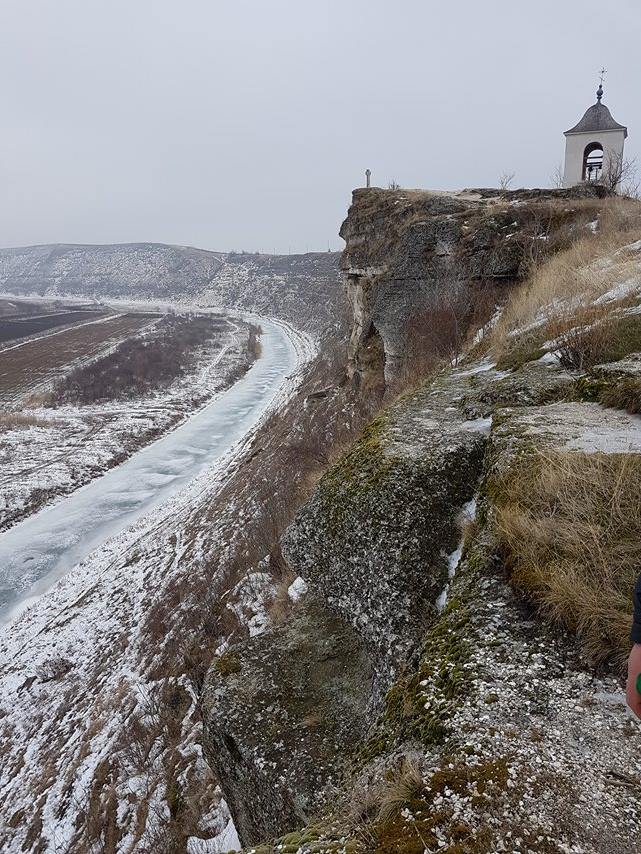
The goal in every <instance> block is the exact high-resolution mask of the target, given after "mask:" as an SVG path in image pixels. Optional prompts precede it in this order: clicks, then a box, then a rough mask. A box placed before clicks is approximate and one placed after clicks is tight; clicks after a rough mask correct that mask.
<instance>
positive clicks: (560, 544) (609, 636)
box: [497, 453, 641, 666]
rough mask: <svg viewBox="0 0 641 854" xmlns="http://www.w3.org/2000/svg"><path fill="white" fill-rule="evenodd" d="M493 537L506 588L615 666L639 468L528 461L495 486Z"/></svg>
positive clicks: (579, 460)
mask: <svg viewBox="0 0 641 854" xmlns="http://www.w3.org/2000/svg"><path fill="white" fill-rule="evenodd" d="M497 504H498V511H497V528H498V534H499V539H500V543H501V545H502V547H503V548H504V550H505V553H506V555H507V559H508V565H509V568H510V570H511V578H512V581H513V583H514V584H515V586H517V587H518V588H520V589H522V590H524V591H526V592H527V593H528V594H529V595H531V596H532V598H533V599H534V600H535V601H536V602H538V603H539V604H540V605H541V606H542V608H543V609H544V610H545V611H546V612H547V613H548V614H549V615H550V616H551V617H552V618H553V619H554V620H556V621H558V622H559V623H562V624H563V625H564V626H566V627H567V628H569V629H570V630H572V631H574V632H576V633H577V634H578V635H579V637H580V638H581V640H582V641H583V643H584V645H585V648H586V651H587V652H588V654H589V655H590V657H591V658H592V659H593V661H595V662H596V663H598V662H603V661H612V662H613V663H614V664H615V665H617V666H622V664H623V661H624V659H625V657H626V656H627V653H628V651H629V640H628V637H629V631H630V623H631V610H632V609H631V594H632V589H633V587H634V583H635V581H636V578H637V575H638V574H639V568H640V567H641V458H639V457H638V456H635V455H631V454H627V455H626V454H608V455H606V454H578V453H575V454H554V455H550V456H544V455H542V454H539V455H537V457H535V458H534V459H533V460H531V462H530V464H529V466H528V467H527V468H525V467H523V468H521V469H520V470H519V472H518V473H512V474H511V476H510V477H509V479H506V480H504V481H503V482H502V483H500V484H498V485H497Z"/></svg>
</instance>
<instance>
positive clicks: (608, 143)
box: [563, 130, 625, 187]
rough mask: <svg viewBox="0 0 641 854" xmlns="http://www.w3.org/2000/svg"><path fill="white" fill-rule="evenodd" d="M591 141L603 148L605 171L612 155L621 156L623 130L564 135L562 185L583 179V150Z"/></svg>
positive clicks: (570, 185)
mask: <svg viewBox="0 0 641 854" xmlns="http://www.w3.org/2000/svg"><path fill="white" fill-rule="evenodd" d="M591 142H598V143H599V144H600V145H601V146H602V148H603V171H604V173H607V171H608V165H609V163H610V162H611V160H612V157H613V156H615V157H618V158H622V157H623V145H624V143H625V132H624V131H623V130H606V131H598V132H596V133H571V134H569V135H568V136H566V137H565V169H564V170H563V186H564V187H574V186H575V184H580V183H581V181H582V180H583V152H584V151H585V149H586V147H587V146H588V145H590V143H591Z"/></svg>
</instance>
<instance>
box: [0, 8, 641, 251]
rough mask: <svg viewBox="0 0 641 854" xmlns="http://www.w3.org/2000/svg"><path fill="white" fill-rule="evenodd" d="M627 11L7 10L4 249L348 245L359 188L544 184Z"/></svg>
mask: <svg viewBox="0 0 641 854" xmlns="http://www.w3.org/2000/svg"><path fill="white" fill-rule="evenodd" d="M640 37H641V3H640V2H639V0H610V2H609V3H607V4H606V3H605V2H603V0H601V2H596V1H595V0H580V1H579V0H537V3H536V4H533V3H525V2H515V0H485V2H479V0H449V2H446V3H443V2H442V0H439V2H433V0H0V76H1V79H2V96H1V101H0V127H1V132H0V194H1V206H0V245H2V246H12V245H13V246H15V245H22V244H31V243H52V242H70V243H71V242H74V243H75V242H77V243H110V242H129V241H144V240H152V241H161V242H167V243H180V244H189V245H194V246H201V247H203V248H208V249H220V250H231V249H236V250H240V249H247V250H255V249H260V250H264V251H274V250H276V251H277V252H288V251H289V250H290V249H291V251H292V252H304V251H306V250H307V249H309V250H312V249H327V246H328V242H329V245H330V246H331V247H332V248H333V249H339V248H341V247H342V241H341V240H340V239H339V238H338V236H337V232H338V228H339V226H340V223H341V220H342V218H343V217H344V215H345V211H346V209H347V206H348V204H349V200H350V192H351V190H352V188H353V187H356V186H359V185H362V184H363V182H364V178H363V172H364V170H365V168H366V167H369V168H370V169H371V170H372V176H373V183H374V184H377V185H379V186H387V184H388V182H389V181H391V180H393V179H394V180H396V181H398V182H400V184H401V185H402V186H405V187H427V188H445V189H454V188H460V187H465V186H493V185H496V183H497V181H498V177H499V175H500V174H501V173H502V172H504V171H509V172H515V173H516V180H515V186H540V185H544V186H545V185H548V184H549V183H550V175H551V174H552V172H553V170H554V167H555V166H556V165H557V164H559V163H560V162H561V160H562V157H563V147H564V138H563V135H562V134H563V131H564V130H566V129H567V128H569V127H570V126H572V125H574V124H575V123H576V122H577V121H578V120H579V118H580V117H581V115H582V113H583V112H584V110H585V109H586V108H587V107H588V106H589V105H590V104H591V103H593V102H594V100H595V97H594V92H595V89H596V86H597V84H598V76H597V70H598V69H599V68H600V67H601V65H602V64H605V66H606V68H607V69H608V74H607V76H606V83H605V97H604V99H603V100H604V103H606V104H607V105H608V106H609V107H610V109H611V110H612V113H613V115H614V117H615V119H616V120H617V121H619V122H621V123H623V124H627V125H628V127H629V131H630V137H629V139H628V148H627V151H628V153H629V154H630V155H631V156H634V155H638V154H640V153H641V109H640V105H641V98H640V95H639V84H640V82H641V51H640V50H639V39H640Z"/></svg>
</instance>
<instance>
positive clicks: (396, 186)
mask: <svg viewBox="0 0 641 854" xmlns="http://www.w3.org/2000/svg"><path fill="white" fill-rule="evenodd" d="M387 189H388V190H400V189H401V185H400V184H399V183H398V181H390V182H389V184H388V185H387Z"/></svg>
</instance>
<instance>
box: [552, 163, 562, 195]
mask: <svg viewBox="0 0 641 854" xmlns="http://www.w3.org/2000/svg"><path fill="white" fill-rule="evenodd" d="M563 177H564V176H563V164H562V163H557V164H556V166H555V167H554V171H553V172H552V174H551V175H550V182H551V184H552V186H553V187H555V188H556V189H557V190H560V189H561V188H562V187H563Z"/></svg>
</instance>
